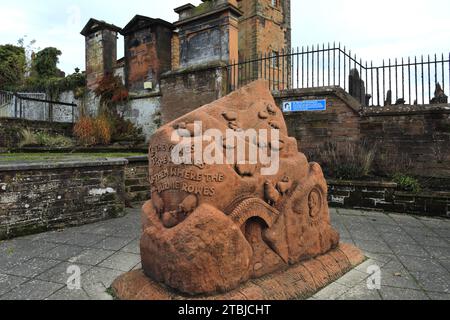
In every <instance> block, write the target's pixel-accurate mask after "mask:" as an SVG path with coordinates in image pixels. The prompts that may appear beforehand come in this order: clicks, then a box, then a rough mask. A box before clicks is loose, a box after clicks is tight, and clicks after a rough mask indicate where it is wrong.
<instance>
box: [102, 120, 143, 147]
mask: <svg viewBox="0 0 450 320" xmlns="http://www.w3.org/2000/svg"><path fill="white" fill-rule="evenodd" d="M109 121H110V124H111V127H112V128H113V130H112V141H114V142H121V141H142V140H145V138H144V137H143V135H142V129H141V128H137V127H136V126H135V125H134V124H133V123H132V122H131V121H130V120H126V119H125V118H124V117H123V116H120V115H119V114H117V113H116V114H115V115H114V116H110V117H109Z"/></svg>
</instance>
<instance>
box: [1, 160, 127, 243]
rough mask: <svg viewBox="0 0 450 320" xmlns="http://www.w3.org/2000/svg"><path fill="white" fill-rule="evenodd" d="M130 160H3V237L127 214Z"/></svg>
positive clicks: (55, 228)
mask: <svg viewBox="0 0 450 320" xmlns="http://www.w3.org/2000/svg"><path fill="white" fill-rule="evenodd" d="M126 163H127V161H126V160H125V159H122V160H120V159H119V160H107V161H95V162H61V163H34V164H17V165H14V164H7V165H0V240H1V239H5V238H12V237H17V236H22V235H26V234H33V233H38V232H43V231H47V230H57V229H60V228H67V227H72V226H78V225H83V224H88V223H93V222H97V221H101V220H105V219H109V218H114V217H118V216H121V215H123V214H124V201H123V195H124V189H125V173H124V167H125V164H126Z"/></svg>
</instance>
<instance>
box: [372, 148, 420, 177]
mask: <svg viewBox="0 0 450 320" xmlns="http://www.w3.org/2000/svg"><path fill="white" fill-rule="evenodd" d="M413 165H414V162H413V160H412V159H411V156H410V155H409V154H406V153H399V152H397V150H391V151H385V152H383V153H380V154H379V156H378V158H377V161H376V171H377V173H378V174H379V175H382V176H387V177H392V176H394V175H396V174H399V173H401V174H403V175H407V174H408V173H410V172H411V170H412V168H413Z"/></svg>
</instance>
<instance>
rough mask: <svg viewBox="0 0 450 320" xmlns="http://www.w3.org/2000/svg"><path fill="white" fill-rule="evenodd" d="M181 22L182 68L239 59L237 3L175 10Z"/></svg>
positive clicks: (220, 1)
mask: <svg viewBox="0 0 450 320" xmlns="http://www.w3.org/2000/svg"><path fill="white" fill-rule="evenodd" d="M175 12H176V13H178V14H179V21H177V22H175V26H176V27H177V28H179V31H178V38H179V43H180V44H179V50H180V59H179V64H180V67H181V68H186V67H189V66H193V65H199V64H205V63H210V62H215V61H222V62H228V63H229V62H231V61H237V59H238V19H239V17H240V16H241V12H240V11H239V9H238V8H237V3H236V0H208V1H203V3H202V4H200V5H199V6H197V7H195V6H193V5H185V6H182V7H179V8H176V9H175Z"/></svg>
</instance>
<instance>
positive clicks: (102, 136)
mask: <svg viewBox="0 0 450 320" xmlns="http://www.w3.org/2000/svg"><path fill="white" fill-rule="evenodd" d="M94 129H95V135H96V139H97V142H98V143H101V144H110V143H111V125H110V123H109V121H108V119H107V118H106V117H104V116H102V117H98V118H96V119H94Z"/></svg>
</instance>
